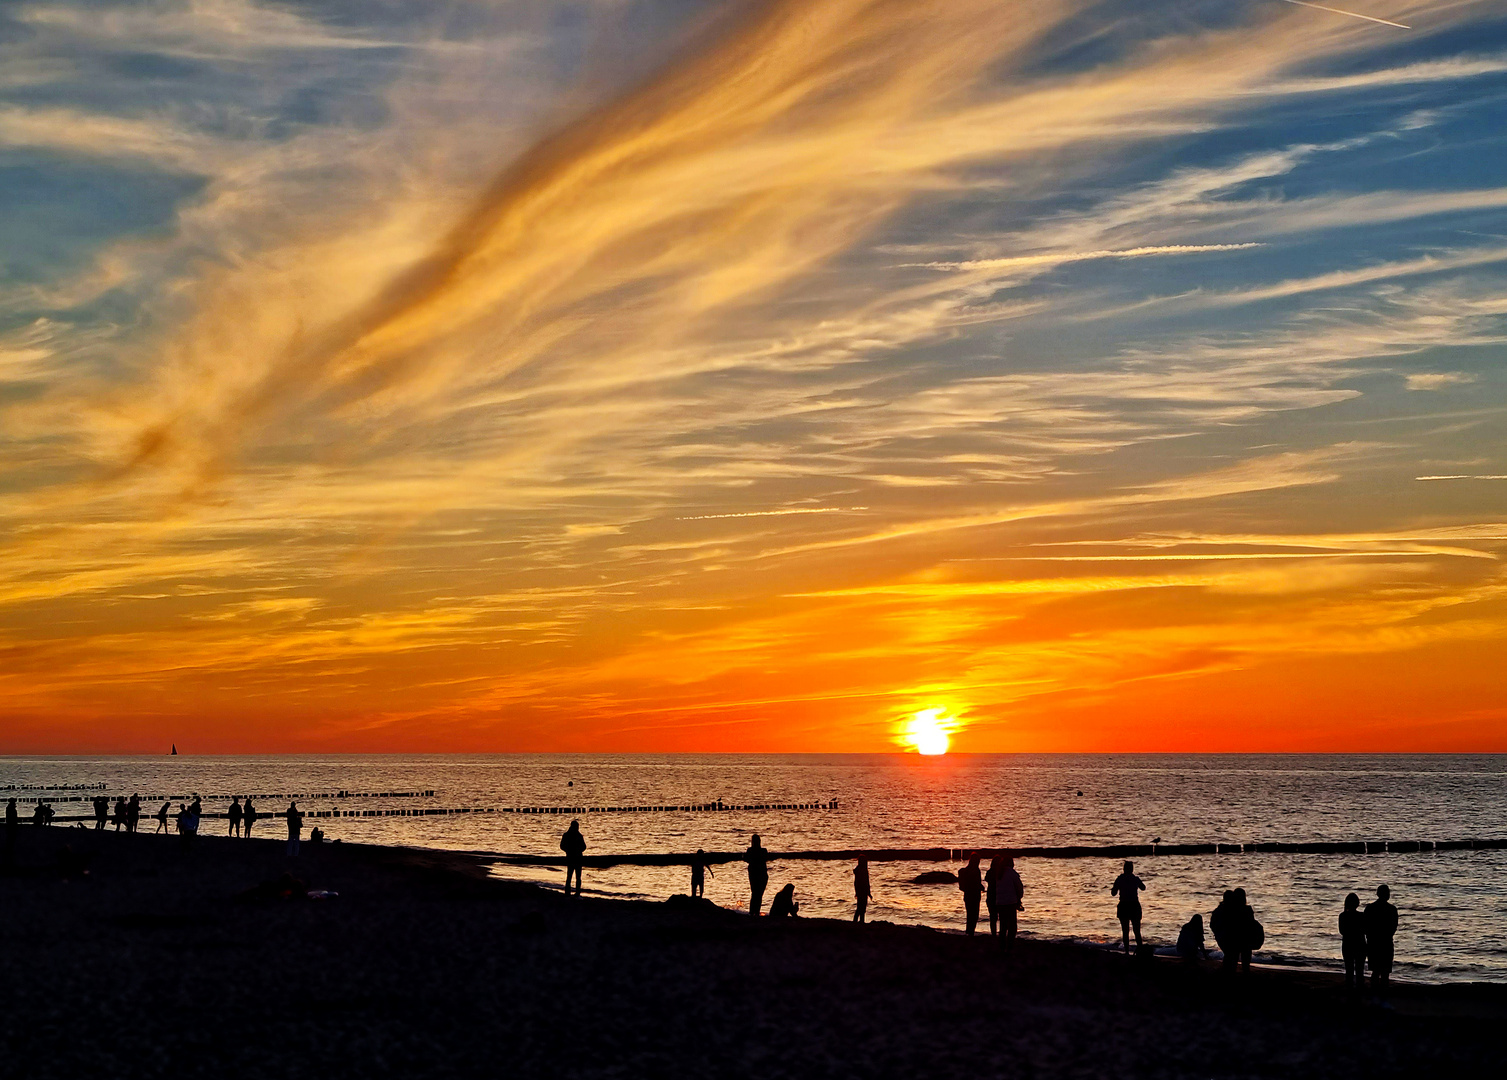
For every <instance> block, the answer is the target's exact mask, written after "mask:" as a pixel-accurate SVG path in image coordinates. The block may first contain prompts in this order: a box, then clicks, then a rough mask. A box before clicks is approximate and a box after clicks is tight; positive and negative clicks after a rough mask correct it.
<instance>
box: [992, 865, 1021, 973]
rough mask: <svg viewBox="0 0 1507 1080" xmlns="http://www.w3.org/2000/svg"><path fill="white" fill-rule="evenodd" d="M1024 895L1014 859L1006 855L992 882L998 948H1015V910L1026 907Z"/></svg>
mask: <svg viewBox="0 0 1507 1080" xmlns="http://www.w3.org/2000/svg"><path fill="white" fill-rule="evenodd" d="M1025 895H1026V886H1025V882H1023V881H1021V880H1020V875H1019V874H1018V873H1016V872H1015V859H1014V857H1013V856H1010V855H1006V856H1005V858H1004V865H1003V866H1002V867H1000V871H999V874H998V875H997V879H996V881H995V882H994V908H995V911H996V913H997V914H998V916H999V932H1000V938H999V944H1000V948H1002V949H1005V950H1007V951H1008V950H1010V949H1013V948H1015V931H1016V928H1017V919H1016V912H1019V911H1024V910H1025V909H1026V905H1025V903H1024V900H1025Z"/></svg>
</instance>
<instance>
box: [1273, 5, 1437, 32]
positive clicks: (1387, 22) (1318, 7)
mask: <svg viewBox="0 0 1507 1080" xmlns="http://www.w3.org/2000/svg"><path fill="white" fill-rule="evenodd" d="M1283 3H1286V4H1297V5H1298V7H1306V8H1313V9H1314V10H1315V11H1332V12H1334V14H1336V15H1349V16H1350V17H1351V18H1352V19H1365V20H1366V21H1367V22H1374V23H1381V24H1382V25H1383V26H1395V27H1397V29H1399V30H1411V29H1413V28H1412V27H1411V26H1409V25H1408V24H1407V23H1400V22H1393V21H1392V20H1391V19H1378V18H1377V17H1376V16H1375V15H1362V14H1361V13H1360V12H1358V11H1343V10H1341V9H1340V8H1332V7H1325V6H1324V5H1323V4H1310V3H1309V2H1308V0H1283Z"/></svg>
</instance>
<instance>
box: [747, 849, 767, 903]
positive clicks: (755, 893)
mask: <svg viewBox="0 0 1507 1080" xmlns="http://www.w3.org/2000/svg"><path fill="white" fill-rule="evenodd" d="M743 859H744V861H745V862H747V863H748V913H749V914H750V915H755V916H757V915H758V914H759V909H760V908H762V907H763V906H764V890H765V889H766V888H768V887H769V851H768V850H767V849H766V848H765V847H764V846H763V845H762V844H760V843H759V834H758V833H754V834H753V839H752V840H750V841H749V844H748V850H747V851H745V852H744V853H743Z"/></svg>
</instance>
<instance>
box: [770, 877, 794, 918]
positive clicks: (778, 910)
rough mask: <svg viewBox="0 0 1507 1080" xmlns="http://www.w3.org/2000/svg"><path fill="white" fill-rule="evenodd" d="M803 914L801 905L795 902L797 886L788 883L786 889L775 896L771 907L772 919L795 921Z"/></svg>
mask: <svg viewBox="0 0 1507 1080" xmlns="http://www.w3.org/2000/svg"><path fill="white" fill-rule="evenodd" d="M800 913H801V905H799V904H797V903H796V902H795V886H794V885H793V884H791V883H789V882H786V884H785V887H784V888H783V889H781V890H780V891H779V892H777V893H775V894H774V901H773V902H772V903H771V904H770V905H769V917H770V918H771V919H793V918H795V917H796V916H797V915H799V914H800Z"/></svg>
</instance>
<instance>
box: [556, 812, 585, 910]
mask: <svg viewBox="0 0 1507 1080" xmlns="http://www.w3.org/2000/svg"><path fill="white" fill-rule="evenodd" d="M560 850H561V851H563V852H565V895H566V896H569V895H570V879H571V877H572V876H574V877H575V879H576V895H577V896H580V895H581V856H582V854H584V853H585V851H586V837H584V836H582V835H581V822H580V820H579V819H577V818H572V819H571V821H570V828H568V829H566V830H565V835H564V836H562V837H560Z"/></svg>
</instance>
